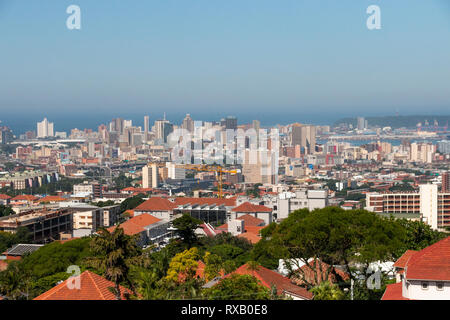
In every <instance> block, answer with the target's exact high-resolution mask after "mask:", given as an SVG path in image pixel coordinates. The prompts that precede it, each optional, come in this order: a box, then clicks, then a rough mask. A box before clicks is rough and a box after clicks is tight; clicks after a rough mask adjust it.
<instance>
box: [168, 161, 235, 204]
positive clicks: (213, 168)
mask: <svg viewBox="0 0 450 320" xmlns="http://www.w3.org/2000/svg"><path fill="white" fill-rule="evenodd" d="M177 167H179V168H184V169H187V170H196V171H202V172H215V173H216V174H217V191H218V197H219V198H223V189H222V187H223V180H222V179H223V174H224V173H232V174H236V173H238V170H235V169H232V170H228V169H224V168H223V167H221V166H219V165H206V164H179V165H177Z"/></svg>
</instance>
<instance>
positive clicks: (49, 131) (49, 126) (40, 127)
mask: <svg viewBox="0 0 450 320" xmlns="http://www.w3.org/2000/svg"><path fill="white" fill-rule="evenodd" d="M53 136H54V133H53V122H48V120H47V118H44V120H43V121H41V122H38V123H37V137H38V138H46V137H53Z"/></svg>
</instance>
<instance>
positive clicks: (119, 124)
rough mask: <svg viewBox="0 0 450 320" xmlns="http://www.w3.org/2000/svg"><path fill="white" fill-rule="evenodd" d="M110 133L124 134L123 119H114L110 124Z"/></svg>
mask: <svg viewBox="0 0 450 320" xmlns="http://www.w3.org/2000/svg"><path fill="white" fill-rule="evenodd" d="M109 131H114V132H118V133H122V132H123V119H121V118H116V119H112V121H111V122H110V123H109Z"/></svg>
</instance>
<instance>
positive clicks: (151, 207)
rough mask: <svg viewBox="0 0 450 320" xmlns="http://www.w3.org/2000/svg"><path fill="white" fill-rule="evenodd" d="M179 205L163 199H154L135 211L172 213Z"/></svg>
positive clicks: (139, 206) (142, 204)
mask: <svg viewBox="0 0 450 320" xmlns="http://www.w3.org/2000/svg"><path fill="white" fill-rule="evenodd" d="M176 207H177V205H175V204H174V203H173V202H171V201H169V200H167V199H165V198H161V197H152V198H150V199H148V200H147V201H145V202H143V203H141V204H140V205H138V206H137V207H136V208H135V209H134V210H135V211H150V212H151V211H172V210H173V209H175V208H176Z"/></svg>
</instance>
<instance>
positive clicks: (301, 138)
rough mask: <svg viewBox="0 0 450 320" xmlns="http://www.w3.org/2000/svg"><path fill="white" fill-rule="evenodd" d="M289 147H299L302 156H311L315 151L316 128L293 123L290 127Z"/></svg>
mask: <svg viewBox="0 0 450 320" xmlns="http://www.w3.org/2000/svg"><path fill="white" fill-rule="evenodd" d="M290 134H291V146H293V147H295V146H300V148H301V149H302V150H303V154H313V153H314V152H315V150H316V127H315V126H311V125H302V124H298V123H295V124H294V125H292V127H291V133H290Z"/></svg>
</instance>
